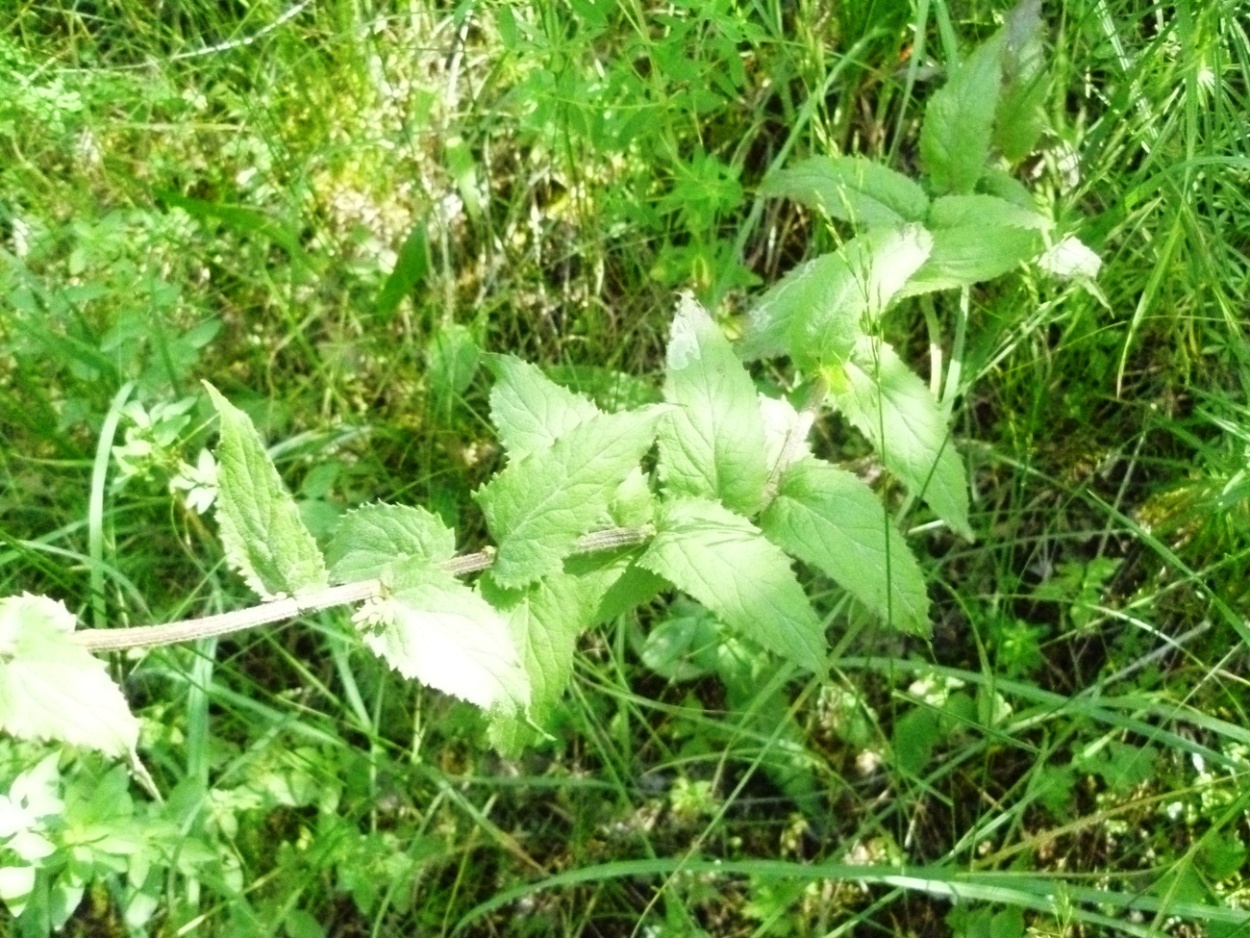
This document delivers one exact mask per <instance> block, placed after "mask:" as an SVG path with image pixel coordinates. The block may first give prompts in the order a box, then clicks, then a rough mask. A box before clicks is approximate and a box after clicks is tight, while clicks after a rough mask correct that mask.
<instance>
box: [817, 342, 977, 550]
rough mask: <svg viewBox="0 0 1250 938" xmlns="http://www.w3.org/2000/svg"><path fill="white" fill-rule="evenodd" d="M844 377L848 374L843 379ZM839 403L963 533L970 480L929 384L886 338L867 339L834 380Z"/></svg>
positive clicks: (966, 533) (966, 532) (884, 457)
mask: <svg viewBox="0 0 1250 938" xmlns="http://www.w3.org/2000/svg"><path fill="white" fill-rule="evenodd" d="M842 379H844V380H842ZM830 392H831V397H832V400H833V402H834V404H835V406H836V407H837V408H838V410H840V411H841V412H842V413H843V414H845V415H846V417H847V419H848V420H850V421H851V423H852V424H854V425H855V427H856V429H858V430H859V431H860V432H861V433H863V434H864V435H865V436H867V437H868V438H869V439H870V440H872V443H873V446H875V447H876V449H877V452H878V453H880V454H881V461H882V462H883V463H884V464H885V467H886V468H887V469H889V470H890V472H892V473H894V475H896V476H898V477H899V478H900V479H901V480H902V481H903V483H904V484H905V485H906V486H907V487H908V489H909V490H911V492H913V493H914V494H916V495H918V496H920V497H921V498H923V499H924V500H925V502H926V504H928V506H929V507H930V508H932V509H933V511H934V513H935V514H936V515H937V516H938V517H939V518H941V519H942V520H943V521H945V522H946V523H947V524H949V525H950V526H951V528H952V529H954V530H955V531H956V532H957V533H958V534H960V535H961V536H962V537H965V538H967V539H968V540H972V528H971V527H970V526H969V524H968V480H967V475H966V473H965V472H964V467H963V464H962V463H961V462H960V461H959V454H958V453H957V452H956V451H955V447H954V444H953V443H951V442H950V428H949V427H948V426H947V423H946V419H945V417H943V416H942V412H941V409H940V408H939V407H938V402H937V400H936V399H935V398H934V397H933V394H932V392H931V391H930V390H929V388H928V386H927V385H926V384H925V383H924V382H923V381H922V380H921V379H920V378H919V377H918V376H917V375H916V374H915V373H913V372H912V371H911V369H909V368H908V367H907V365H906V364H904V362H903V361H902V359H900V358H899V357H898V355H897V354H896V353H895V351H894V349H893V348H891V347H890V346H889V345H888V344H887V343H885V342H880V341H874V340H864V341H863V342H861V343H860V344H859V346H858V347H857V348H856V351H855V354H854V355H853V357H852V359H851V360H850V361H848V362H847V363H846V365H845V366H844V367H843V368H842V369H841V374H840V375H835V380H833V381H831V384H830Z"/></svg>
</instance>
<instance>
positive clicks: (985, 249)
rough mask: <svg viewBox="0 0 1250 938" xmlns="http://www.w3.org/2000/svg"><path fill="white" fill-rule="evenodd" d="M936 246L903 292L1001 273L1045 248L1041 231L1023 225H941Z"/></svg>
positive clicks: (943, 287) (950, 286) (951, 286)
mask: <svg viewBox="0 0 1250 938" xmlns="http://www.w3.org/2000/svg"><path fill="white" fill-rule="evenodd" d="M931 234H932V235H933V250H932V251H931V252H930V253H929V257H928V259H927V260H926V261H925V262H924V263H923V264H922V265H921V266H920V269H919V270H917V271H916V272H915V273H914V274H913V275H912V277H911V279H909V280H908V281H907V283H906V284H905V285H904V286H903V289H902V291H901V293H900V295H901V296H916V295H917V294H920V293H930V292H932V291H934V290H952V289H957V288H959V287H968V286H972V285H973V284H974V283H984V282H985V281H987V280H993V279H994V278H995V277H1001V276H1002V275H1003V274H1005V273H1008V272H1010V271H1012V270H1015V269H1016V268H1017V267H1018V266H1019V265H1020V264H1022V263H1024V262H1025V261H1029V260H1032V259H1033V258H1034V257H1036V256H1037V255H1038V253H1039V252H1040V251H1041V250H1042V236H1041V234H1040V233H1039V232H1037V231H1030V230H1028V229H1025V228H1019V227H1014V226H1012V227H1001V226H989V225H961V226H959V227H957V228H937V229H934V230H933V231H932V232H931Z"/></svg>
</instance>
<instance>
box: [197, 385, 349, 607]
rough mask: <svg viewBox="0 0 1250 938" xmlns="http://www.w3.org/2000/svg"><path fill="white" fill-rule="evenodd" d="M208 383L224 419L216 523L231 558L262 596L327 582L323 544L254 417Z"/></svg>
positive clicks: (219, 453)
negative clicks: (301, 511) (303, 515)
mask: <svg viewBox="0 0 1250 938" xmlns="http://www.w3.org/2000/svg"><path fill="white" fill-rule="evenodd" d="M204 387H205V388H207V389H208V396H209V398H210V399H211V400H212V402H213V407H215V408H216V409H217V416H218V419H219V420H220V423H221V442H220V444H219V445H218V447H217V453H216V455H217V523H218V525H219V526H220V528H221V541H222V544H223V546H224V547H225V549H226V560H227V561H228V562H229V563H230V565H231V566H232V567H234V568H235V569H237V570H238V571H239V572H240V573H241V574H242V575H243V578H244V579H245V580H246V581H247V585H248V586H250V587H251V588H252V589H253V590H254V591H255V592H256V593H257V594H259V595H260V597H261V598H262V599H274V598H276V597H278V596H281V595H290V596H293V595H295V594H296V593H298V592H301V591H304V590H310V589H319V588H321V587H323V586H325V585H326V584H327V582H328V576H327V574H326V565H325V560H324V559H323V558H322V556H321V550H320V549H319V548H318V547H317V542H316V540H315V539H314V538H313V536H312V534H310V533H309V531H308V529H307V528H306V527H304V523H303V521H301V520H300V515H299V509H298V508H297V507H296V505H295V500H294V499H293V498H291V493H290V492H288V491H287V490H286V487H285V486H284V485H283V484H282V479H281V478H280V477H279V476H278V470H277V469H275V468H274V465H273V462H272V460H270V458H269V454H268V453H267V452H266V451H265V445H264V443H262V442H261V439H260V435H259V434H258V433H257V432H256V428H255V427H254V426H252V421H251V419H250V418H249V417H248V416H247V414H245V413H243V411H241V410H239V409H238V408H237V407H235V406H234V405H233V404H231V403H230V402H229V401H227V400H226V399H225V398H224V397H222V396H221V394H220V393H219V392H218V391H217V389H216V388H215V387H213V386H212V385H211V384H209V383H208V382H207V381H206V382H204Z"/></svg>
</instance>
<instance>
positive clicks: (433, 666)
mask: <svg viewBox="0 0 1250 938" xmlns="http://www.w3.org/2000/svg"><path fill="white" fill-rule="evenodd" d="M392 576H393V586H392V588H391V590H390V591H389V592H388V594H387V595H386V596H384V597H382V598H380V599H371V600H369V601H368V602H366V603H365V604H364V605H362V606H361V607H360V609H359V610H357V612H356V615H355V616H354V617H353V621H354V622H355V623H356V625H357V627H358V628H359V629H360V631H361V634H362V637H363V640H364V643H365V644H366V645H367V646H368V647H369V648H370V649H372V650H373V652H374V653H375V654H377V655H378V656H380V657H381V658H383V659H384V660H385V661H386V663H387V664H389V665H390V666H391V667H392V668H394V669H395V670H397V671H399V673H400V674H402V675H404V676H405V677H408V678H415V679H416V680H418V681H420V682H421V683H422V684H425V685H427V686H429V687H433V688H435V689H436V690H441V691H442V692H443V693H446V694H451V695H452V696H454V697H459V698H460V699H462V700H467V701H468V702H469V703H472V704H476V705H477V706H479V707H481V708H482V709H484V710H495V709H498V710H501V711H505V712H507V711H515V710H518V709H521V710H523V709H524V708H525V707H526V705H527V704H528V702H529V695H530V688H529V679H528V678H527V677H526V674H525V670H524V668H523V667H522V665H521V661H520V657H519V655H518V654H517V649H516V646H515V645H514V644H513V642H512V636H511V633H510V631H509V628H508V623H507V622H505V621H504V619H503V617H502V616H501V615H500V614H499V613H498V612H497V611H496V610H495V609H494V607H492V606H491V605H490V604H489V603H488V602H486V600H484V599H483V598H482V597H481V596H479V595H478V594H477V593H475V592H474V591H473V590H471V589H470V588H469V587H467V586H465V585H464V584H463V583H461V582H459V581H458V580H457V579H456V578H455V577H453V576H452V575H451V574H449V573H445V572H444V571H442V570H439V569H437V568H433V567H429V566H427V565H426V564H425V563H423V562H410V563H407V564H403V565H400V566H397V567H396V568H395V569H394V570H393V571H392Z"/></svg>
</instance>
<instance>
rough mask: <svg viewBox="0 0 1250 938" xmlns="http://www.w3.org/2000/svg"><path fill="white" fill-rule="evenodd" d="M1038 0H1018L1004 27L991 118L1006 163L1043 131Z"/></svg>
mask: <svg viewBox="0 0 1250 938" xmlns="http://www.w3.org/2000/svg"><path fill="white" fill-rule="evenodd" d="M1041 12H1042V4H1041V0H1021V2H1020V3H1017V4H1016V6H1015V8H1014V9H1012V10H1011V12H1010V13H1008V14H1007V22H1006V24H1005V26H1004V46H1003V91H1002V98H1001V100H1000V101H999V102H998V111H997V113H996V114H995V117H994V145H995V146H996V147H998V151H999V152H1000V153H1002V155H1003V156H1004V157H1005V158H1006V160H1007V161H1008V162H1009V163H1018V162H1020V160H1022V159H1024V158H1025V157H1026V156H1028V155H1029V154H1030V153H1032V152H1033V148H1034V147H1035V146H1036V145H1037V141H1038V138H1039V137H1041V135H1042V131H1043V130H1045V129H1046V111H1045V109H1044V107H1043V105H1044V104H1045V102H1046V94H1047V92H1048V91H1049V88H1048V87H1047V86H1048V84H1049V82H1048V81H1047V76H1046V52H1045V49H1044V48H1043V47H1042V16H1041Z"/></svg>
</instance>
